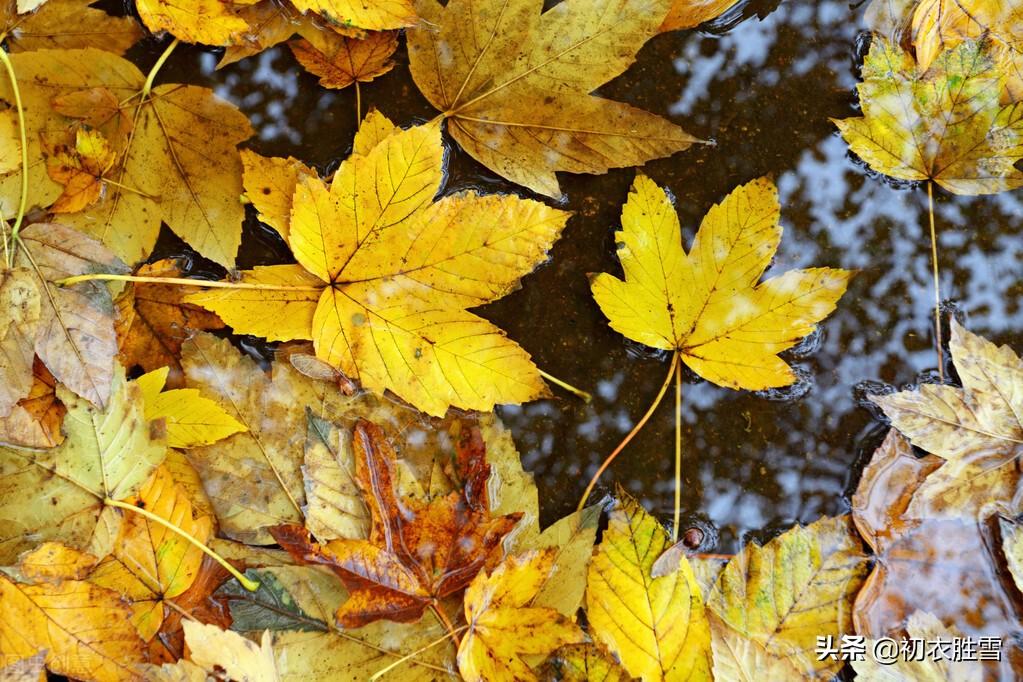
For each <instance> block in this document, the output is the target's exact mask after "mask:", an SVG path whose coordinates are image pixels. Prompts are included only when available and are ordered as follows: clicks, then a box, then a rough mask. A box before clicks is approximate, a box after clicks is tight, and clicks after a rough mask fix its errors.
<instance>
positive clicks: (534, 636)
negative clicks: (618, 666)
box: [458, 549, 586, 682]
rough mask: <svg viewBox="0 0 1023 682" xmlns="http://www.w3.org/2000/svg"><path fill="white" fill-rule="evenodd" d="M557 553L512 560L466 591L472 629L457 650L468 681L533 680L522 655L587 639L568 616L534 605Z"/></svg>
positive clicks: (481, 575) (540, 653)
mask: <svg viewBox="0 0 1023 682" xmlns="http://www.w3.org/2000/svg"><path fill="white" fill-rule="evenodd" d="M556 553H557V550H556V549H546V550H542V551H532V552H527V553H525V554H520V555H513V556H510V557H508V558H507V559H505V560H504V561H503V562H502V563H501V564H500V565H499V566H498V567H497V568H495V569H494V570H493V571H492V572H490V573H489V574H488V573H486V572H481V573H479V574H478V575H477V576H476V577H475V578H474V579H473V581H472V583H471V584H470V585H469V587H468V589H466V591H465V621H466V623H467V624H468V628H467V630H466V632H465V634H464V635H462V641H461V643H460V644H459V647H458V671H459V672H460V673H461V675H462V679H464V680H466V682H489V681H491V680H522V681H523V682H535V681H536V680H537V679H538V678H537V676H536V675H535V673H534V672H533V671H532V670H531V669H530V666H529V665H528V664H527V663H526V661H524V660H523V657H524V656H527V655H533V656H546V655H547V654H549V653H551V652H552V651H554V650H555V649H557V648H559V647H561V646H563V645H567V644H578V643H580V642H582V641H584V639H585V637H586V636H585V635H584V634H583V631H582V630H581V629H579V626H578V625H576V624H575V622H573V621H572V620H571V619H570V618H568V617H567V616H565V615H563V614H561V613H559V612H557V611H555V610H554V609H552V608H549V607H542V606H532V605H531V602H532V600H533V599H534V598H535V597H536V595H537V594H538V593H539V592H540V590H541V589H542V588H543V586H544V585H545V584H546V583H547V580H548V578H549V576H550V574H551V572H552V571H553V570H554V561H555V555H556Z"/></svg>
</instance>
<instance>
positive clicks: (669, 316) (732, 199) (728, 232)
mask: <svg viewBox="0 0 1023 682" xmlns="http://www.w3.org/2000/svg"><path fill="white" fill-rule="evenodd" d="M780 210H781V209H780V206H779V203H778V193H777V189H776V188H775V186H774V184H773V183H772V182H771V181H770V180H767V179H766V178H762V179H760V180H755V181H753V182H751V183H749V184H747V185H743V186H741V187H739V188H737V189H736V190H735V191H733V192H732V193H731V194H730V195H728V197H726V198H725V200H724V201H723V202H721V203H720V204H717V205H715V206H714V207H713V208H711V210H710V211H709V212H708V213H707V216H706V217H705V218H704V219H703V223H702V224H701V226H700V230H699V232H697V234H696V239H695V240H694V241H693V246H692V248H691V249H690V251H689V253H688V254H686V252H685V250H684V249H683V248H682V235H681V229H680V226H679V221H678V216H677V215H676V213H675V207H674V206H673V205H672V203H671V199H670V198H669V196H668V194H667V193H666V192H665V191H664V190H662V189H661V188H659V187H658V186H657V185H655V184H654V183H653V181H652V180H650V179H649V178H647V177H645V176H642V175H640V176H638V177H637V178H636V182H635V184H634V185H633V188H632V193H631V194H630V195H629V200H628V201H627V202H626V204H625V207H624V208H623V209H622V229H621V231H619V232H617V233H615V237H616V240H617V242H618V244H619V246H618V257H619V259H620V260H621V263H622V268H623V269H624V271H625V279H624V280H622V279H618V278H617V277H615V276H613V275H609V274H599V275H597V276H595V277H594V278H593V279H592V282H591V288H592V291H593V297H594V298H595V299H596V301H597V303H598V305H600V308H601V310H603V312H604V314H605V315H607V317H608V319H609V320H610V323H611V327H612V328H613V329H615V330H616V331H618V332H620V333H621V334H623V335H624V336H627V337H628V338H630V339H632V340H634V341H638V342H640V343H642V344H645V345H647V346H652V347H654V348H661V349H664V350H674V351H678V352H679V353H680V354H681V356H682V360H683V361H684V362H685V363H686V364H687V365H688V366H689V367H690V368H691V369H692V370H693V371H694V372H696V373H697V374H699V375H700V376H702V377H703V378H705V379H707V380H708V381H712V382H714V383H716V384H718V385H720V386H727V387H729V388H735V389H740V388H741V389H748V390H760V389H764V388H771V387H776V386H786V385H788V384H791V383H792V382H793V381H794V380H795V375H794V374H793V372H792V369H791V368H790V367H789V366H788V365H787V364H786V363H785V362H784V361H783V360H782V359H781V358H779V357H778V355H777V354H778V353H780V352H781V351H784V350H786V349H788V348H791V347H792V346H793V345H795V344H796V343H797V342H798V341H799V339H801V338H803V337H804V336H806V335H807V334H809V333H811V332H812V331H813V330H814V329H815V328H816V326H817V323H818V322H819V321H820V320H821V319H823V318H824V317H826V316H827V315H828V314H829V313H831V311H832V310H834V309H835V304H836V302H837V301H838V299H839V298H840V297H841V296H842V294H843V293H845V289H846V286H847V284H848V282H849V279H850V278H851V276H852V273H850V272H848V271H845V270H837V269H833V268H813V269H809V270H794V271H791V272H787V273H785V274H783V275H780V276H777V277H773V278H771V279H768V280H766V281H764V282H760V283H759V284H758V281H759V280H760V277H761V276H762V275H763V273H764V271H765V270H766V269H767V267H768V265H769V264H770V262H771V258H773V257H774V254H775V251H776V250H777V249H778V244H779V243H780V241H781V235H782V228H781V225H780V224H779V215H780Z"/></svg>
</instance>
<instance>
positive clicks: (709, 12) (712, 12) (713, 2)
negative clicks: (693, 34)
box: [660, 0, 739, 32]
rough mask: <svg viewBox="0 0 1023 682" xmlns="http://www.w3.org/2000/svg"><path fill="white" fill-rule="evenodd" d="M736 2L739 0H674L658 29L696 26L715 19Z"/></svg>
mask: <svg viewBox="0 0 1023 682" xmlns="http://www.w3.org/2000/svg"><path fill="white" fill-rule="evenodd" d="M737 4H739V0H674V2H673V3H672V4H671V9H670V10H668V16H667V17H665V18H664V22H663V23H662V24H661V28H660V30H661V31H662V32H663V31H678V30H682V29H687V28H696V27H697V26H699V25H700V24H704V23H706V22H708V21H710V20H711V19H716V18H717V17H719V16H721V15H722V14H724V13H725V12H727V11H728V10H729V9H730V8H732V7H734V6H735V5H737Z"/></svg>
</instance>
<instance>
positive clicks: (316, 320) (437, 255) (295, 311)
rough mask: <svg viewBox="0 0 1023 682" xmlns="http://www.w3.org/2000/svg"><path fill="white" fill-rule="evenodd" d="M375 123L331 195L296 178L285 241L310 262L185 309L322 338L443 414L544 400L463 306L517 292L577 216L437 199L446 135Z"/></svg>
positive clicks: (357, 373)
mask: <svg viewBox="0 0 1023 682" xmlns="http://www.w3.org/2000/svg"><path fill="white" fill-rule="evenodd" d="M367 122H368V123H370V124H371V125H367V126H366V130H365V132H362V131H361V132H360V134H359V136H357V138H356V140H355V150H356V153H355V154H353V156H352V157H350V158H349V159H348V160H346V161H345V162H344V163H343V164H342V165H341V168H340V169H338V171H337V173H336V174H335V176H334V180H333V182H332V183H331V185H330V187H327V186H326V185H325V184H324V183H323V182H322V181H320V180H318V179H315V178H309V177H305V178H300V179H298V180H297V181H296V185H295V194H294V197H293V198H292V209H291V217H290V222H289V227H288V240H289V242H290V245H291V248H292V251H293V252H294V254H295V258H296V260H297V261H298V263H299V265H297V266H273V267H271V268H258V269H256V270H252V271H248V272H245V273H242V279H241V281H240V285H241V286H239V287H237V288H222V289H218V290H215V291H210V292H203V293H200V294H194V295H192V296H189V297H188V299H187V300H188V301H190V302H193V303H197V304H199V305H202V306H204V307H206V308H209V309H210V310H214V311H216V312H217V313H218V314H219V315H220V316H221V317H222V318H223V319H224V321H225V322H227V323H228V324H229V325H231V326H232V327H234V329H235V331H237V332H239V333H253V334H260V335H263V336H266V337H267V338H270V339H282V340H283V339H293V338H311V339H312V341H313V343H314V344H315V347H316V354H317V356H318V357H319V358H320V359H321V360H324V361H326V362H328V363H330V364H331V365H333V366H335V367H337V368H338V369H340V370H341V372H342V373H344V374H345V376H347V377H350V378H352V379H353V380H357V381H358V382H359V383H361V384H362V386H363V387H364V388H367V389H369V390H371V391H374V392H376V393H383V392H384V391H387V390H389V391H392V392H393V393H395V394H397V395H398V396H399V397H401V398H403V399H405V400H406V401H408V402H410V403H412V404H413V405H414V406H416V407H417V408H419V409H421V410H423V411H425V412H428V413H429V414H432V415H443V414H444V412H445V411H446V410H447V408H448V406H455V407H460V408H464V409H476V410H490V409H492V408H493V406H494V405H496V404H500V403H521V402H526V401H529V400H533V399H535V398H538V397H542V396H544V395H547V389H546V386H545V385H544V383H543V381H542V379H541V378H540V376H539V372H538V370H537V369H536V368H535V367H534V366H533V364H532V362H531V361H530V359H529V356H528V355H527V354H526V352H525V351H524V350H523V349H522V348H520V347H519V346H518V345H517V344H515V343H513V342H512V341H510V340H509V339H508V338H507V337H506V336H505V334H504V333H503V332H502V331H501V330H500V329H498V328H497V327H495V326H494V325H493V324H491V323H490V322H487V321H486V320H484V319H482V318H480V317H478V316H476V315H474V314H473V313H470V312H468V311H467V310H466V308H468V307H473V306H477V305H482V304H484V303H489V302H490V301H493V300H495V299H497V298H500V297H501V296H504V295H505V294H507V293H508V292H509V291H511V290H512V289H513V288H514V287H516V286H517V285H518V281H519V279H520V278H521V277H522V276H523V275H525V274H526V273H528V272H529V271H530V270H531V269H532V268H534V267H535V266H536V265H537V264H538V263H540V262H541V261H542V260H543V259H544V258H545V257H546V252H547V250H548V249H549V248H550V246H551V245H552V244H553V243H554V241H555V240H556V239H557V238H558V236H559V235H560V233H561V230H562V229H563V228H564V225H565V221H566V220H567V218H568V214H567V213H565V212H563V211H558V210H555V209H551V208H548V207H546V206H544V205H543V204H540V203H538V202H534V201H528V200H524V199H520V198H518V197H513V196H499V197H498V196H489V197H488V196H480V195H478V194H475V193H473V192H464V193H459V194H455V195H451V196H447V197H444V198H442V199H441V200H439V201H437V202H432V199H433V197H434V195H435V194H436V193H437V191H438V190H439V188H440V185H441V181H442V179H443V164H444V155H443V147H442V144H441V137H440V129H439V128H438V126H437V125H436V124H428V125H425V126H420V127H416V128H411V129H409V130H405V131H399V132H394V126H393V124H390V122H389V121H387V120H386V119H384V118H383V117H382V116H380V115H379V114H370V116H369V117H367ZM372 142H376V144H375V146H374V145H372ZM314 301H315V304H314Z"/></svg>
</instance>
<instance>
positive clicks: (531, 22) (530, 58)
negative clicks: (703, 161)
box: [407, 0, 697, 197]
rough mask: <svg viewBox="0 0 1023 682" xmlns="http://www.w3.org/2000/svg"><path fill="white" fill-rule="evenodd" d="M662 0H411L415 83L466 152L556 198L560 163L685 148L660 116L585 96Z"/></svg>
mask: <svg viewBox="0 0 1023 682" xmlns="http://www.w3.org/2000/svg"><path fill="white" fill-rule="evenodd" d="M670 6H671V0H625V1H619V0H599V1H594V2H590V1H588V0H587V1H586V2H580V1H578V0H575V1H573V0H568V1H567V2H562V3H558V4H556V5H555V6H553V7H551V8H550V9H548V10H547V11H546V12H544V11H543V7H544V3H543V2H541V1H540V0H510V1H509V0H484V1H483V2H475V1H472V0H452V1H451V2H448V3H447V4H445V5H441V4H440V3H439V2H437V0H418V1H417V2H416V12H417V13H418V14H419V16H420V17H421V19H422V21H421V22H420V23H419V24H418V25H417V26H415V27H414V28H412V29H410V30H409V31H408V34H407V35H408V48H409V66H410V68H411V70H412V77H413V78H414V79H415V82H416V85H417V86H418V87H419V89H420V91H422V93H423V94H424V95H425V96H426V98H427V99H428V100H429V101H430V103H431V104H432V105H433V106H434V107H435V108H436V109H438V110H439V111H441V112H442V115H443V117H444V118H445V119H446V120H447V124H448V132H449V133H450V134H451V136H452V137H453V138H454V139H455V141H456V142H458V144H459V145H461V147H462V149H464V150H465V151H466V152H467V153H468V154H469V155H470V156H472V157H473V158H475V159H476V160H477V161H479V162H480V163H482V164H483V165H484V166H486V167H487V168H489V169H490V170H492V171H494V172H495V173H498V174H499V175H501V176H503V177H505V178H507V179H508V180H511V181H512V182H515V183H517V184H520V185H523V186H525V187H528V188H529V189H531V190H533V191H534V192H538V193H540V194H544V195H547V196H550V197H559V196H560V195H561V189H560V187H559V186H558V180H557V177H556V176H555V173H556V172H557V171H568V172H571V173H605V172H607V171H608V170H609V169H611V168H622V167H627V166H638V165H642V164H643V163H645V162H646V161H648V160H650V159H653V158H659V157H663V156H669V155H671V154H674V153H675V152H678V151H682V150H683V149H686V148H688V147H689V146H690V145H692V144H693V143H694V142H697V139H696V138H694V137H692V136H690V135H689V134H688V133H686V132H685V131H683V130H682V129H681V128H679V127H678V126H676V125H675V124H673V123H670V122H669V121H667V120H665V119H663V118H660V117H659V116H655V115H654V114H651V113H649V112H646V111H643V110H642V109H637V108H635V107H632V106H629V105H627V104H622V103H620V102H615V101H612V100H609V99H605V98H603V97H598V96H595V95H592V94H590V93H591V92H593V91H594V90H596V89H597V88H599V87H600V86H602V85H604V84H605V83H607V82H608V81H610V80H611V79H613V78H615V77H616V76H619V75H620V74H622V73H623V72H624V71H625V70H626V69H627V68H628V67H629V66H630V65H631V64H632V63H633V62H634V61H635V58H636V53H637V52H638V51H639V49H640V48H641V47H642V46H643V44H644V43H645V42H646V41H647V40H649V39H650V38H652V37H653V36H654V35H655V34H656V33H657V32H658V29H659V27H660V25H661V22H662V21H663V20H664V18H665V15H666V14H667V13H668V9H669V7H670Z"/></svg>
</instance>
